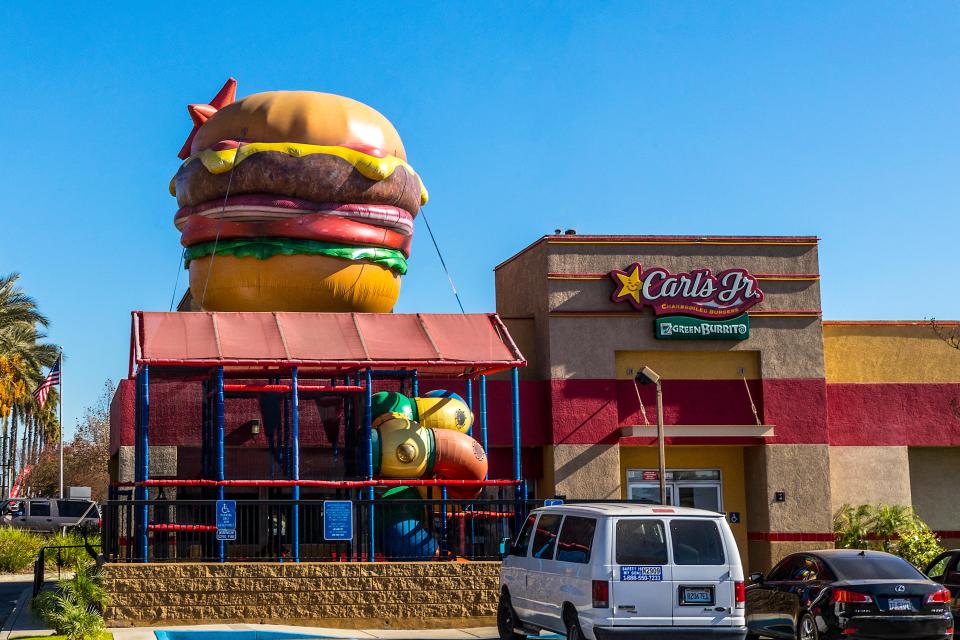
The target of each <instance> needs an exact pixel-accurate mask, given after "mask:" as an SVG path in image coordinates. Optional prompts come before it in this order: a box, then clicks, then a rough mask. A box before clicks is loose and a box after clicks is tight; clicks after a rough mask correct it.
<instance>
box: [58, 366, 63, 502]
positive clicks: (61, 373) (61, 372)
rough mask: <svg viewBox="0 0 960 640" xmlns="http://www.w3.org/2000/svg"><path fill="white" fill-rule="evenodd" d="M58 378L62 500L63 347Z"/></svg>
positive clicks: (61, 486)
mask: <svg viewBox="0 0 960 640" xmlns="http://www.w3.org/2000/svg"><path fill="white" fill-rule="evenodd" d="M59 360H60V378H59V380H58V382H57V392H58V393H59V394H60V404H59V406H58V407H57V409H58V410H59V412H60V499H61V500H63V498H64V495H63V349H62V348H61V349H60V358H59Z"/></svg>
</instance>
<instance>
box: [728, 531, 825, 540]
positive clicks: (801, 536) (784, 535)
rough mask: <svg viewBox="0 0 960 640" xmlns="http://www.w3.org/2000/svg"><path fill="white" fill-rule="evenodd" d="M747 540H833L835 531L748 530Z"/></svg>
mask: <svg viewBox="0 0 960 640" xmlns="http://www.w3.org/2000/svg"><path fill="white" fill-rule="evenodd" d="M747 540H751V541H754V542H833V541H834V540H835V536H834V534H833V533H814V532H809V531H804V532H799V533H794V532H788V531H748V532H747Z"/></svg>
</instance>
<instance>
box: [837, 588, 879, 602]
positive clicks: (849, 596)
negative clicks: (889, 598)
mask: <svg viewBox="0 0 960 640" xmlns="http://www.w3.org/2000/svg"><path fill="white" fill-rule="evenodd" d="M830 599H831V600H832V601H833V602H840V603H843V604H867V603H869V602H873V598H871V597H870V596H868V595H867V594H865V593H857V592H856V591H847V590H846V589H834V591H833V595H832V596H830Z"/></svg>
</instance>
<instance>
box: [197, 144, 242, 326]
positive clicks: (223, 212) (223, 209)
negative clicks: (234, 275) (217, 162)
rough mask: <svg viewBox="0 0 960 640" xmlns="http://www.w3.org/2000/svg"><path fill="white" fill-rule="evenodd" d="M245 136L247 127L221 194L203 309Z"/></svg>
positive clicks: (201, 300)
mask: <svg viewBox="0 0 960 640" xmlns="http://www.w3.org/2000/svg"><path fill="white" fill-rule="evenodd" d="M246 136H247V128H246V127H244V128H243V129H242V130H241V131H240V139H239V140H237V151H236V153H235V154H234V156H233V158H234V160H233V166H232V167H230V177H229V178H228V179H227V190H226V192H225V193H224V194H223V205H222V206H221V207H220V217H219V218H218V219H217V234H216V236H214V238H213V252H212V253H211V254H210V264H208V265H207V277H206V279H205V280H204V281H203V294H202V295H201V296H200V308H201V309H203V302H204V300H206V299H207V286H208V285H209V284H210V276H211V275H212V274H213V261H214V260H216V258H217V244H218V243H219V242H220V227H221V226H222V225H223V218H224V216H226V214H227V200H228V199H229V198H230V188H231V187H232V186H233V172H234V171H236V170H237V166H238V165H239V164H240V163H239V162H238V161H237V157H238V156H239V155H240V147H242V146H243V139H244V138H245V137H246Z"/></svg>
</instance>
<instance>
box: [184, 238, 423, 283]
mask: <svg viewBox="0 0 960 640" xmlns="http://www.w3.org/2000/svg"><path fill="white" fill-rule="evenodd" d="M214 244H216V246H217V252H216V253H217V255H218V256H237V257H238V258H257V259H258V260H266V259H267V258H271V257H273V256H276V255H285V256H292V255H295V254H298V253H302V254H306V255H324V256H331V257H333V258H341V259H343V260H366V261H367V262H372V263H374V264H378V265H380V266H382V267H386V268H387V269H392V270H393V271H394V272H396V274H397V275H401V276H402V275H406V273H407V259H406V258H404V257H403V254H402V253H401V252H399V251H397V250H396V249H383V248H380V247H351V246H349V245H345V244H334V243H332V242H319V241H317V240H301V239H297V238H235V239H231V240H220V241H219V242H216V243H214V242H201V243H200V244H195V245H193V246H192V247H187V250H186V252H185V253H184V258H183V260H184V263H185V264H186V265H187V266H189V265H190V261H191V260H196V259H197V258H203V257H205V256H209V255H212V254H213V246H214Z"/></svg>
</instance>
